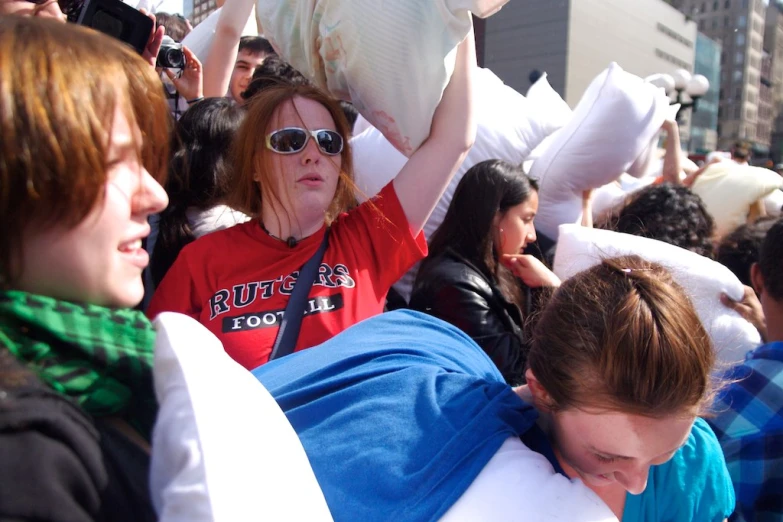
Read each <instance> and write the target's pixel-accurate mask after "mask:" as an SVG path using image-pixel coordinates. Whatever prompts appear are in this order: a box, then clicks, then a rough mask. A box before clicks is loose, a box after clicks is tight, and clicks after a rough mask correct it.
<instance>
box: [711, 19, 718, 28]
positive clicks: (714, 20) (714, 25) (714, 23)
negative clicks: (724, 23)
mask: <svg viewBox="0 0 783 522" xmlns="http://www.w3.org/2000/svg"><path fill="white" fill-rule="evenodd" d="M712 28H713V29H717V28H718V19H717V18H713V19H712Z"/></svg>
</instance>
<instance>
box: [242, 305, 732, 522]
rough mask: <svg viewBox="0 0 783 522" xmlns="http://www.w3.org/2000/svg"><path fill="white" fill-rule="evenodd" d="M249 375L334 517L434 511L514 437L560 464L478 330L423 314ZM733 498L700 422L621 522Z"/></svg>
mask: <svg viewBox="0 0 783 522" xmlns="http://www.w3.org/2000/svg"><path fill="white" fill-rule="evenodd" d="M253 374H254V375H255V376H256V377H257V378H258V379H259V380H260V381H261V382H262V383H263V384H264V386H265V387H266V388H267V389H268V390H269V392H270V393H271V394H272V395H273V396H274V397H275V399H276V400H277V402H278V404H279V405H280V407H281V408H282V409H283V411H284V412H285V413H286V416H287V417H288V420H289V421H290V422H291V425H292V426H293V428H294V430H295V431H296V432H297V434H298V435H299V437H300V440H301V441H302V445H303V446H304V449H305V452H306V453H307V455H308V457H309V459H310V463H311V464H312V466H313V471H314V472H315V476H316V478H317V479H318V482H319V484H320V485H321V488H322V489H323V493H324V496H325V498H326V501H327V503H328V504H329V508H330V510H331V512H332V516H333V517H334V520H335V521H336V522H342V521H356V520H361V521H369V522H373V521H379V520H390V521H392V520H393V521H395V522H400V521H408V520H411V521H428V520H437V519H438V518H440V516H442V515H443V514H444V513H445V512H446V511H447V510H448V508H450V507H451V506H452V504H453V503H454V502H455V501H456V500H457V499H458V498H459V497H460V496H461V495H462V493H464V492H465V490H466V489H467V488H468V486H469V485H470V484H471V483H472V482H473V480H474V478H475V477H476V476H477V475H478V473H479V472H480V471H481V469H482V468H483V467H484V466H485V465H486V463H487V462H488V461H489V460H490V458H492V456H493V455H494V454H495V452H496V451H497V450H498V449H499V448H500V446H501V444H502V443H503V442H504V441H505V440H506V439H507V438H508V437H511V436H514V435H521V436H522V440H523V442H525V444H526V445H527V446H528V447H529V448H531V449H532V450H534V451H537V452H539V453H541V454H543V455H545V456H547V458H548V459H549V460H550V461H551V462H552V464H553V466H554V467H555V469H556V470H559V471H560V472H562V468H561V467H560V465H559V463H557V461H556V460H555V457H554V453H553V452H552V449H551V446H550V445H549V442H548V440H547V438H546V436H545V435H544V434H543V432H542V431H541V430H540V429H539V428H538V427H537V426H536V424H535V422H536V420H537V417H538V414H537V413H536V411H535V409H534V408H533V407H532V406H530V405H528V404H526V403H525V402H523V401H522V400H521V399H519V397H518V396H517V395H516V394H515V393H514V392H513V390H512V389H511V388H510V387H509V386H508V385H506V384H505V383H504V382H503V377H502V376H501V375H500V373H499V372H498V370H497V369H496V368H495V366H494V365H493V363H492V361H491V360H490V359H489V357H487V355H486V354H485V353H484V352H483V351H482V350H481V349H480V348H479V347H478V345H476V344H475V343H474V342H473V340H472V339H470V338H469V337H468V336H466V335H465V334H463V333H462V332H461V331H459V330H457V329H456V328H454V327H453V326H451V325H449V324H447V323H445V322H443V321H440V320H439V319H436V318H434V317H431V316H428V315H424V314H420V313H417V312H412V311H409V310H405V311H402V310H401V311H396V312H389V313H386V314H381V315H379V316H376V317H373V318H371V319H368V320H366V321H364V322H362V323H359V324H358V325H356V326H353V327H352V328H349V329H348V330H346V331H345V332H343V333H341V334H340V335H338V336H336V337H334V338H333V339H332V340H330V341H327V342H326V343H324V344H322V345H319V346H317V347H315V348H311V349H309V350H304V351H302V352H298V353H295V354H293V355H290V356H287V357H284V358H282V359H280V360H277V361H273V362H271V363H268V364H266V365H264V366H261V367H260V368H258V369H256V370H254V371H253ZM271 451H274V450H273V449H271ZM564 501H567V500H564ZM733 507H734V492H733V490H732V487H731V482H730V479H729V477H728V474H727V472H726V466H725V463H724V460H723V456H722V453H721V450H720V447H719V445H718V442H717V440H716V438H715V435H714V434H713V433H712V431H711V430H710V428H709V426H707V425H706V424H705V423H704V421H702V420H697V421H696V423H695V425H694V427H693V431H692V434H691V436H690V438H689V440H688V442H687V444H686V445H685V446H684V447H683V448H682V449H681V450H680V451H678V452H677V453H676V454H675V456H674V458H673V459H672V460H671V461H669V462H668V463H666V464H663V465H661V466H657V467H656V468H654V469H652V470H651V472H650V479H649V481H648V487H647V489H646V490H645V492H644V493H643V494H642V495H639V496H633V495H628V496H627V500H626V507H625V515H624V517H623V522H626V521H634V522H636V521H645V522H669V521H672V522H673V521H678V522H679V521H682V520H689V521H690V520H698V521H700V522H702V521H705V522H712V521H721V520H723V519H724V518H726V517H727V516H728V515H729V514H730V513H731V512H732V510H733Z"/></svg>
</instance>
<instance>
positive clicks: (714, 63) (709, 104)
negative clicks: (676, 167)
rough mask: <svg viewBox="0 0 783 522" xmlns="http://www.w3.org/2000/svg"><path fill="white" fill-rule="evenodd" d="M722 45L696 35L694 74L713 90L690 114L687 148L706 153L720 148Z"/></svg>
mask: <svg viewBox="0 0 783 522" xmlns="http://www.w3.org/2000/svg"><path fill="white" fill-rule="evenodd" d="M721 49H722V48H721V44H720V43H718V42H716V41H714V40H712V39H710V38H708V37H707V36H706V35H704V34H703V33H699V34H698V35H697V36H696V58H695V63H694V68H693V72H694V74H701V75H704V77H706V78H707V80H708V81H709V82H710V89H709V90H708V91H707V93H706V94H705V95H704V96H702V97H701V98H700V99H699V100H698V102H697V110H696V111H695V112H694V113H693V114H692V117H691V139H690V142H689V143H687V148H688V151H690V152H694V153H697V154H706V153H708V152H711V151H713V150H716V149H717V148H718V110H719V108H720V96H719V93H720V76H721V75H720V72H721V68H720V57H721Z"/></svg>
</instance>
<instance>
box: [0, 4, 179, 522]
mask: <svg viewBox="0 0 783 522" xmlns="http://www.w3.org/2000/svg"><path fill="white" fill-rule="evenodd" d="M96 49H100V52H96ZM0 57H2V59H0V78H2V79H3V81H2V82H0V135H2V136H3V139H2V140H0V222H2V223H3V233H2V235H0V520H37V521H63V522H65V521H93V520H94V521H98V520H100V521H104V520H111V521H117V522H122V521H129V522H130V521H133V522H145V521H153V520H156V519H157V517H156V516H155V512H154V510H153V507H152V503H151V501H150V494H149V491H148V476H149V458H150V457H149V441H150V440H151V431H152V424H153V422H154V420H155V416H156V414H157V403H156V400H155V394H154V391H153V381H152V359H153V342H154V337H155V332H154V330H153V328H152V325H150V323H149V322H148V321H147V320H146V318H145V317H144V315H143V314H141V313H140V312H136V311H133V310H131V309H130V307H133V306H135V305H136V304H137V303H138V302H139V301H140V300H141V298H142V296H143V294H144V287H143V284H142V280H141V273H142V270H143V269H144V267H145V266H146V264H147V260H148V256H147V254H146V253H145V252H144V250H143V249H142V247H141V244H142V241H143V240H144V238H145V237H146V236H147V234H149V225H148V224H147V218H148V217H149V216H150V215H151V214H154V213H158V212H160V211H161V210H163V208H164V207H165V206H166V202H167V199H166V193H165V192H164V190H163V188H162V187H161V186H160V185H159V184H158V181H156V179H161V178H163V177H165V174H166V158H167V156H168V130H169V118H168V115H167V114H166V113H167V111H166V100H165V98H164V97H163V91H162V89H161V88H160V81H159V80H158V77H157V76H156V75H155V73H154V71H153V69H152V68H151V67H149V66H148V65H146V64H145V62H144V61H143V60H142V59H141V58H139V56H138V55H137V54H136V53H135V52H134V51H133V50H131V49H129V48H128V47H126V46H125V45H123V44H122V43H120V42H119V41H118V40H115V39H113V38H110V37H108V36H105V35H103V34H100V33H98V32H96V31H93V30H91V29H86V28H84V27H79V26H76V25H72V24H62V23H58V22H54V21H52V20H44V19H39V18H32V17H21V16H0Z"/></svg>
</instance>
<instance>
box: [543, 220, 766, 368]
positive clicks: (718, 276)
mask: <svg viewBox="0 0 783 522" xmlns="http://www.w3.org/2000/svg"><path fill="white" fill-rule="evenodd" d="M625 255H638V256H639V257H642V258H644V259H646V260H647V261H651V262H655V263H659V264H661V265H662V266H664V267H665V268H667V269H668V270H670V271H671V273H672V276H673V277H674V280H675V281H676V282H677V283H678V284H679V285H680V286H681V287H683V289H684V290H685V292H686V294H687V295H688V296H689V297H690V299H691V302H692V303H693V306H694V308H695V309H696V313H697V314H698V315H699V318H700V319H701V322H702V324H703V325H704V328H705V329H706V330H707V333H709V334H710V337H711V338H712V342H713V344H714V346H715V351H716V354H717V357H718V360H719V362H720V363H721V366H723V365H724V364H725V365H731V364H735V363H737V362H739V361H742V360H744V358H745V355H746V354H747V353H748V352H749V351H750V350H753V349H754V348H756V347H757V346H758V345H759V344H761V337H760V335H759V333H758V330H756V328H755V327H754V326H753V325H752V324H750V323H749V322H748V321H746V320H745V319H743V318H742V317H741V316H740V315H739V314H738V313H737V312H735V311H734V310H731V309H729V308H727V307H726V306H724V305H723V304H722V303H721V302H720V294H721V293H725V294H726V295H728V296H729V297H730V298H732V299H734V300H735V301H740V300H742V297H743V295H744V289H743V286H742V283H740V281H739V279H737V276H735V275H734V274H733V273H731V271H730V270H729V269H728V268H726V267H725V266H723V265H721V264H720V263H718V262H716V261H713V260H711V259H708V258H706V257H703V256H700V255H698V254H696V253H693V252H690V251H688V250H685V249H683V248H679V247H676V246H674V245H670V244H668V243H664V242H662V241H657V240H654V239H649V238H646V237H640V236H632V235H629V234H621V233H619V232H613V231H610V230H598V229H593V228H585V227H580V226H578V225H561V226H560V239H559V240H558V242H557V250H556V251H555V263H554V268H553V271H554V272H555V274H556V275H557V276H558V277H560V278H561V279H563V280H565V279H568V278H569V277H571V276H573V275H574V274H576V273H577V272H581V271H583V270H587V269H588V268H590V267H592V266H595V265H597V264H599V263H600V262H601V260H602V259H606V258H611V257H617V256H625ZM721 369H723V368H718V370H721Z"/></svg>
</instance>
